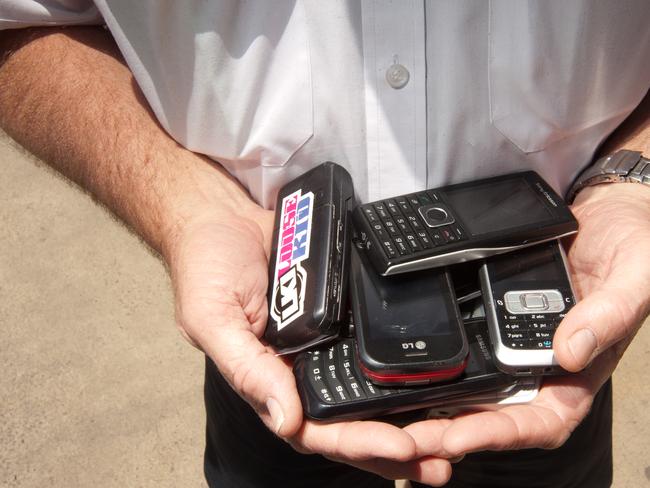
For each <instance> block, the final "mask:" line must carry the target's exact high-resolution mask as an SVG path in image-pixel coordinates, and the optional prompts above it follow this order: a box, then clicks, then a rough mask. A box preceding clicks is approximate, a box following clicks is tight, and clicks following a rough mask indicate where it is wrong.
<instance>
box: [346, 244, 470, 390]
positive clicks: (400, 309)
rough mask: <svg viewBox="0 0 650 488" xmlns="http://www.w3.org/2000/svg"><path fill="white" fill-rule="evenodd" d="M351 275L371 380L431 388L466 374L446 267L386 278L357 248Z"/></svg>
mask: <svg viewBox="0 0 650 488" xmlns="http://www.w3.org/2000/svg"><path fill="white" fill-rule="evenodd" d="M350 272H351V276H350V287H351V294H350V296H351V300H350V301H351V303H350V306H351V308H352V316H353V323H354V334H355V336H356V339H357V347H358V350H359V361H360V365H361V368H362V370H363V372H364V373H365V375H366V376H367V377H368V378H369V379H370V380H371V381H373V382H374V383H376V384H384V385H397V384H401V385H414V384H426V383H431V382H434V381H443V380H446V379H450V378H453V377H456V376H458V375H460V374H461V373H462V371H463V369H464V368H465V363H466V358H467V350H468V345H467V338H466V336H465V328H464V327H463V322H462V319H461V317H460V312H459V310H458V306H457V304H456V297H455V295H454V289H453V287H452V284H451V278H450V276H449V272H448V271H447V269H446V268H443V269H433V270H424V271H417V272H413V273H408V274H404V275H399V276H380V275H379V274H377V273H376V271H375V270H374V268H373V267H372V266H371V265H370V264H369V263H368V261H367V259H366V257H365V256H364V255H363V254H362V253H361V252H359V251H358V250H357V249H356V246H353V247H352V256H351V264H350Z"/></svg>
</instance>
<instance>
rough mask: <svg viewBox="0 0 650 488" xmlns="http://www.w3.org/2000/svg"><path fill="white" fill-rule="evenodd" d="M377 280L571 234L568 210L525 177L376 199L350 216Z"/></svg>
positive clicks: (533, 176)
mask: <svg viewBox="0 0 650 488" xmlns="http://www.w3.org/2000/svg"><path fill="white" fill-rule="evenodd" d="M353 221H354V225H355V228H356V230H357V232H358V233H359V234H360V236H361V239H362V241H363V242H364V245H365V248H366V253H367V255H368V257H369V258H370V260H371V261H372V264H373V265H374V267H375V269H376V270H377V271H378V272H379V273H380V274H382V275H393V274H398V273H404V272H407V271H414V270H420V269H425V268H434V267H438V266H445V265H449V264H454V263H460V262H464V261H470V260H473V259H478V258H485V257H488V256H493V255H495V254H500V253H503V252H507V251H512V250H515V249H518V248H521V247H524V246H527V245H531V244H534V243H540V242H544V241H548V240H550V239H555V238H558V237H562V236H566V235H569V234H572V233H574V232H576V230H577V229H578V223H577V222H576V220H575V218H574V217H573V215H572V214H571V211H570V210H569V208H568V207H567V206H566V205H565V204H564V202H563V201H562V199H561V198H560V197H559V196H558V195H557V194H556V193H555V192H554V191H553V190H552V189H551V187H550V186H548V184H547V183H546V182H545V181H544V180H543V179H542V178H541V177H540V176H539V175H538V174H537V173H535V172H533V171H527V172H522V173H514V174H509V175H504V176H497V177H494V178H487V179H483V180H478V181H472V182H469V183H462V184H457V185H450V186H445V187H441V188H437V189H434V190H426V191H420V192H417V193H412V194H410V195H402V196H398V197H395V198H388V199H386V200H381V201H376V202H372V203H368V204H365V205H361V206H359V207H358V208H357V209H356V210H355V211H354V212H353Z"/></svg>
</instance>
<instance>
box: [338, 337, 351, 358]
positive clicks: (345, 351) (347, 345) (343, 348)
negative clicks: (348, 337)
mask: <svg viewBox="0 0 650 488" xmlns="http://www.w3.org/2000/svg"><path fill="white" fill-rule="evenodd" d="M352 347H353V345H352V341H341V342H339V343H337V344H336V348H337V349H338V351H337V354H338V355H339V357H340V358H341V360H345V359H350V358H352Z"/></svg>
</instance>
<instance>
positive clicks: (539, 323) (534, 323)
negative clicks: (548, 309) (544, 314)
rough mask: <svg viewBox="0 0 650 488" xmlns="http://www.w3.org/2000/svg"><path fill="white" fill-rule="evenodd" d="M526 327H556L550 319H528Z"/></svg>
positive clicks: (547, 328) (536, 328)
mask: <svg viewBox="0 0 650 488" xmlns="http://www.w3.org/2000/svg"><path fill="white" fill-rule="evenodd" d="M528 327H529V328H530V329H531V330H554V329H555V328H556V327H557V324H555V323H553V321H551V320H544V321H542V320H530V321H529V322H528Z"/></svg>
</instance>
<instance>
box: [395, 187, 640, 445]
mask: <svg viewBox="0 0 650 488" xmlns="http://www.w3.org/2000/svg"><path fill="white" fill-rule="evenodd" d="M573 212H574V214H575V216H576V218H577V219H578V221H579V224H580V229H579V231H578V234H577V236H576V237H575V239H574V240H573V242H572V243H571V246H570V249H569V253H568V258H569V265H570V267H571V272H572V278H573V283H574V287H575V291H576V294H577V295H578V299H579V300H580V301H579V302H578V304H577V305H576V306H575V307H574V308H573V309H572V310H571V311H570V312H569V313H568V314H567V316H566V318H565V319H564V321H563V322H562V324H561V325H560V327H559V328H558V330H557V332H556V335H555V338H554V341H553V350H554V352H555V354H556V356H557V358H558V361H559V362H560V364H561V365H562V366H563V367H564V368H565V369H567V370H569V371H572V372H577V373H576V374H572V375H567V376H563V377H557V378H551V379H546V380H545V381H544V385H543V387H542V389H541V390H540V393H539V395H538V396H537V398H536V399H535V400H534V401H533V402H532V403H531V404H530V405H514V406H510V407H506V408H503V409H501V410H499V411H495V412H481V413H474V414H469V415H465V416H461V417H458V418H456V419H454V420H452V421H448V420H444V421H439V420H438V421H436V420H432V421H427V422H420V423H418V424H414V425H412V426H409V427H406V431H407V432H409V433H410V434H411V435H412V436H413V438H414V439H415V440H416V443H417V445H418V447H419V448H423V449H424V451H422V452H423V453H424V452H426V453H427V454H430V455H431V454H433V455H439V456H444V457H450V456H459V455H463V454H465V453H468V452H473V451H480V450H509V449H523V448H528V447H541V448H554V447H558V446H560V445H562V444H563V443H564V441H565V440H566V439H567V438H568V436H569V435H570V434H571V432H572V431H573V430H574V429H575V427H576V426H577V425H578V424H579V423H580V422H581V421H582V419H583V418H584V417H585V415H586V414H587V413H588V411H589V408H590V406H591V403H592V400H593V398H594V396H595V394H596V393H597V392H598V390H599V389H600V387H601V386H602V385H603V383H604V382H605V381H606V380H607V379H608V378H609V377H610V376H611V374H612V372H613V371H614V369H615V368H616V365H617V364H618V361H619V359H620V358H621V356H622V355H623V352H624V351H625V349H626V347H627V346H628V344H629V343H630V341H631V340H632V338H633V337H634V335H635V333H636V332H637V330H638V328H639V327H640V326H641V324H642V322H643V321H644V320H645V318H646V317H647V316H648V312H649V311H650V265H649V264H648V257H649V256H650V189H649V188H647V187H645V186H642V185H635V184H631V183H627V184H625V183H621V184H609V185H601V186H596V187H591V188H587V189H585V190H583V191H582V192H581V193H580V194H579V195H578V198H577V199H576V202H575V204H574V206H573ZM434 425H435V427H433V426H434ZM443 425H444V426H446V429H445V430H444V433H443V434H442V436H441V437H438V436H437V435H431V429H432V428H434V429H435V430H436V431H439V430H440V428H441V426H443Z"/></svg>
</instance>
